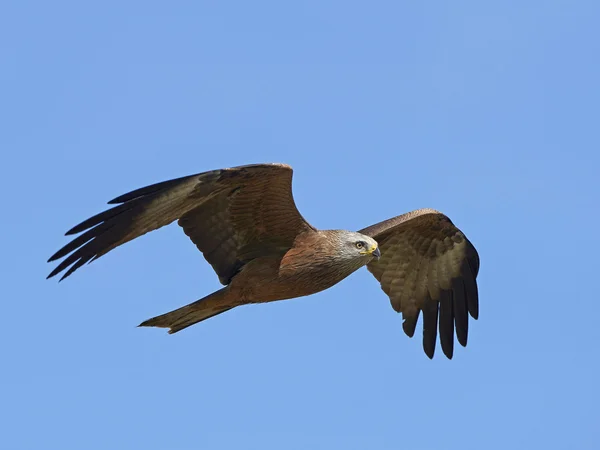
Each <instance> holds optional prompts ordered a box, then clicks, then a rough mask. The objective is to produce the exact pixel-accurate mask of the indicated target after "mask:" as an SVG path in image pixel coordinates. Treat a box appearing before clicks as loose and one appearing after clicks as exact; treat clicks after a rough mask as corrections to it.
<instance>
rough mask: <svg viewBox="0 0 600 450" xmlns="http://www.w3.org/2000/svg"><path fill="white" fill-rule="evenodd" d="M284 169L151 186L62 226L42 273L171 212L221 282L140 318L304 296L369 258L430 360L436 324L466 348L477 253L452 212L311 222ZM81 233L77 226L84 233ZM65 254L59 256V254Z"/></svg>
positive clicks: (101, 249)
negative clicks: (363, 224) (364, 221)
mask: <svg viewBox="0 0 600 450" xmlns="http://www.w3.org/2000/svg"><path fill="white" fill-rule="evenodd" d="M291 178H292V170H291V168H290V167H289V166H286V165H281V164H260V165H251V166H240V167H235V168H231V169H221V170H215V171H210V172H204V173H200V174H197V175H192V176H189V177H183V178H179V179H175V180H170V181H166V182H163V183H158V184H155V185H151V186H148V187H145V188H141V189H138V190H136V191H132V192H130V193H128V194H125V195H122V196H120V197H118V198H116V199H115V200H113V201H111V202H110V203H118V204H119V205H118V206H115V207H113V208H112V209H109V210H107V211H105V212H103V213H100V214H98V215H96V216H94V217H92V218H90V219H88V220H86V221H84V222H82V223H81V224H79V225H77V226H76V227H74V228H73V229H71V230H70V231H69V232H68V233H67V234H74V233H80V232H83V234H81V235H80V236H79V237H77V238H75V239H74V240H73V241H71V242H70V243H68V244H67V245H65V246H64V247H63V248H62V249H60V250H59V251H58V252H56V253H55V254H54V255H53V256H52V257H51V258H50V261H53V260H56V259H59V258H63V257H66V258H65V259H64V260H63V261H62V262H61V263H60V264H59V265H58V266H57V267H56V268H55V269H54V271H52V273H51V274H50V275H49V277H51V276H54V275H56V274H58V273H59V272H61V271H63V270H66V273H65V275H64V276H63V278H65V277H67V276H69V275H70V274H71V273H73V272H74V271H75V270H76V269H77V268H79V267H80V266H81V265H83V264H85V263H86V262H91V261H93V260H95V259H97V258H99V257H100V256H102V255H104V254H106V253H107V252H109V251H110V250H112V249H113V248H115V247H117V246H119V245H121V244H123V243H125V242H127V241H129V240H131V239H135V238H136V237H138V236H141V235H142V234H145V233H147V232H149V231H152V230H155V229H157V228H160V227H162V226H164V225H167V224H169V223H171V222H173V221H174V220H178V223H179V225H180V226H182V227H183V229H184V232H185V233H186V234H187V235H188V236H189V237H190V239H191V240H192V241H193V242H194V244H196V246H197V247H198V249H199V250H200V251H201V252H202V253H203V254H204V257H205V258H206V259H207V261H208V262H209V263H210V264H211V265H212V266H213V269H214V270H215V272H216V273H217V275H218V276H219V279H220V281H221V283H223V284H224V285H225V287H224V288H222V289H220V290H218V291H216V292H214V293H212V294H210V295H208V296H206V297H204V298H202V299H200V300H198V301H196V302H194V303H191V304H189V305H187V306H184V307H182V308H179V309H177V310H174V311H171V312H169V313H166V314H163V315H161V316H157V317H154V318H152V319H149V320H147V321H145V322H143V323H142V324H141V326H157V327H165V328H169V329H170V330H169V332H170V333H174V332H177V331H180V330H182V329H184V328H187V327H188V326H190V325H193V324H194V323H197V322H200V321H202V320H205V319H207V318H210V317H213V316H215V315H217V314H220V313H222V312H225V311H227V310H229V309H231V308H234V307H236V306H240V305H245V304H250V303H266V302H272V301H277V300H286V299H291V298H296V297H302V296H306V295H311V294H314V293H317V292H320V291H323V290H325V289H328V288H330V287H332V286H334V285H335V284H337V283H339V282H340V281H342V280H343V279H344V278H346V277H347V276H348V275H350V274H351V273H353V272H354V271H356V270H358V269H359V268H361V267H362V266H365V265H367V267H368V268H369V270H370V271H371V272H372V273H373V275H374V276H375V277H376V278H377V279H378V280H379V281H380V283H381V287H382V289H383V290H384V292H386V294H388V296H389V297H390V299H391V301H392V306H393V307H394V309H396V311H398V312H402V313H403V316H404V319H405V321H404V324H403V327H404V331H405V332H406V334H408V335H409V336H412V335H413V333H414V329H415V326H416V322H417V319H418V317H419V314H420V312H422V313H423V320H424V330H423V346H424V349H425V352H426V353H427V355H428V356H429V357H433V352H434V349H435V341H436V336H437V329H438V316H439V329H440V337H441V342H442V348H443V350H444V353H445V354H446V355H447V356H448V357H449V358H450V357H452V352H453V341H454V329H455V325H456V334H457V338H458V340H459V342H460V343H461V344H462V345H466V342H467V330H468V317H467V313H469V314H470V315H471V316H472V317H474V318H477V315H478V295H477V285H476V282H475V278H476V276H477V272H478V269H479V257H478V256H477V252H476V251H475V248H474V247H473V246H472V245H471V244H470V242H469V241H468V240H467V239H466V237H465V236H464V234H462V232H460V230H458V229H457V228H456V227H455V226H454V225H453V224H452V222H450V220H449V219H448V218H447V217H446V216H444V215H443V214H441V213H439V212H437V211H434V210H418V211H413V212H411V213H408V214H405V215H402V216H398V217H395V218H393V219H389V220H387V221H384V222H381V223H379V224H376V225H373V226H371V227H368V228H365V229H364V230H362V231H361V232H352V231H345V230H317V229H315V228H314V227H312V226H311V225H310V224H309V223H308V222H306V221H305V220H304V218H302V216H301V215H300V213H299V212H298V211H297V209H296V207H295V204H294V201H293V197H292V194H291ZM86 230H87V231H86ZM67 255H68V256H67Z"/></svg>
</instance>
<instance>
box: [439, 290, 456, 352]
mask: <svg viewBox="0 0 600 450" xmlns="http://www.w3.org/2000/svg"><path fill="white" fill-rule="evenodd" d="M452 303H453V298H452V291H446V290H444V291H441V292H440V309H439V312H440V316H439V327H440V330H439V334H440V344H441V346H442V351H443V352H444V355H446V357H447V358H448V359H452V356H453V355H454V307H453V304H452Z"/></svg>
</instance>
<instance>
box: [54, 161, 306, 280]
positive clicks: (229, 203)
mask: <svg viewBox="0 0 600 450" xmlns="http://www.w3.org/2000/svg"><path fill="white" fill-rule="evenodd" d="M291 183H292V169H291V168H290V167H289V166H287V165H283V164H256V165H249V166H240V167H234V168H230V169H221V170H213V171H210V172H204V173H200V174H196V175H191V176H188V177H182V178H177V179H174V180H169V181H165V182H162V183H157V184H153V185H151V186H147V187H144V188H141V189H136V190H135V191H131V192H129V193H127V194H124V195H121V196H119V197H117V198H115V199H114V200H111V201H110V202H109V203H110V204H116V205H117V206H114V207H113V208H111V209H109V210H107V211H104V212H101V213H99V214H97V215H95V216H93V217H91V218H89V219H87V220H85V221H83V222H81V223H80V224H79V225H76V226H75V227H73V228H71V229H70V230H69V231H68V232H67V235H72V234H77V233H82V234H80V235H79V236H77V237H76V238H74V239H73V240H72V241H71V242H69V243H68V244H66V245H65V246H64V247H63V248H61V249H60V250H58V251H57V252H56V253H55V254H54V255H52V256H51V257H50V259H49V261H55V260H58V259H61V258H64V259H63V260H62V261H61V262H60V263H59V264H58V266H57V267H56V268H55V269H54V270H53V271H52V272H51V273H50V275H49V276H48V278H50V277H53V276H55V275H57V274H59V273H61V272H63V271H64V275H63V276H62V278H61V280H62V279H64V278H66V277H68V276H69V275H71V274H72V273H73V272H74V271H75V270H77V269H78V268H79V267H81V266H82V265H83V264H85V263H88V262H91V261H93V260H95V259H97V258H99V257H101V256H102V255H105V254H106V253H108V252H109V251H110V250H112V249H114V248H115V247H118V246H119V245H122V244H124V243H126V242H128V241H130V240H132V239H135V238H137V237H139V236H142V235H143V234H145V233H148V232H149V231H153V230H156V229H158V228H161V227H163V226H165V225H168V224H170V223H172V222H174V221H175V220H178V221H179V224H180V225H181V226H182V227H183V229H184V232H185V233H186V234H187V235H188V236H189V237H190V239H191V240H192V241H193V242H194V243H195V244H196V246H197V247H198V249H199V250H200V251H201V252H202V253H203V254H204V257H205V258H206V259H207V261H208V262H209V263H210V264H211V265H212V266H213V268H214V269H215V271H216V272H217V274H218V276H219V279H220V280H221V282H222V283H223V284H227V283H229V282H230V281H231V278H232V277H233V275H235V273H237V271H238V270H239V269H240V268H241V267H242V266H243V265H244V264H245V263H246V262H247V261H249V260H251V259H253V258H255V257H258V256H261V255H268V254H272V253H280V252H282V251H285V249H289V248H290V247H291V246H292V244H293V242H294V239H295V237H296V236H297V235H298V234H299V233H301V232H304V231H309V230H314V228H313V227H312V226H311V225H310V224H308V223H307V222H306V221H305V220H304V219H303V218H302V216H301V215H300V213H299V212H298V210H297V208H296V205H295V203H294V199H293V196H292V186H291Z"/></svg>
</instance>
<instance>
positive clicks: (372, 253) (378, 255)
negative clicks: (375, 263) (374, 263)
mask: <svg viewBox="0 0 600 450" xmlns="http://www.w3.org/2000/svg"><path fill="white" fill-rule="evenodd" d="M371 256H373V257H374V258H375V259H379V258H381V252H380V251H379V247H375V250H373V251H372V252H371Z"/></svg>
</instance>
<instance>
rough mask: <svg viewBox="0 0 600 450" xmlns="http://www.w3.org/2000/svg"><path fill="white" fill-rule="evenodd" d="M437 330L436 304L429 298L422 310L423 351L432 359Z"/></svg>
mask: <svg viewBox="0 0 600 450" xmlns="http://www.w3.org/2000/svg"><path fill="white" fill-rule="evenodd" d="M437 328H438V303H437V302H436V301H434V300H432V299H431V298H429V299H427V300H426V302H425V308H424V309H423V350H424V351H425V354H426V355H427V356H429V358H430V359H433V355H434V354H435V344H436V340H437Z"/></svg>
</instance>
